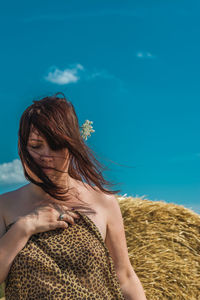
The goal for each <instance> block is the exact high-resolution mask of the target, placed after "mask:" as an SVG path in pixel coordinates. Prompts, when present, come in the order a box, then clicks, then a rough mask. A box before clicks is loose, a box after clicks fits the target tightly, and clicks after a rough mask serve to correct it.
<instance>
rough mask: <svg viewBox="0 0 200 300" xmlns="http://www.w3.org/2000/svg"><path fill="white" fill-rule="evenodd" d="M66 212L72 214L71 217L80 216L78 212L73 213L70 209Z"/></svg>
mask: <svg viewBox="0 0 200 300" xmlns="http://www.w3.org/2000/svg"><path fill="white" fill-rule="evenodd" d="M67 214H68V215H70V216H72V217H73V218H76V219H78V218H80V216H79V214H78V213H75V212H73V211H70V210H68V211H67Z"/></svg>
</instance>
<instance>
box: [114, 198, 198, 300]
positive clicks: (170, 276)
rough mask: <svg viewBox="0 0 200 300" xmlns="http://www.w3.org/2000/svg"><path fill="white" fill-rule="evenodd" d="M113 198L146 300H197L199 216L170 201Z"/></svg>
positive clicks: (130, 256)
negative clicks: (119, 213) (116, 203)
mask: <svg viewBox="0 0 200 300" xmlns="http://www.w3.org/2000/svg"><path fill="white" fill-rule="evenodd" d="M116 198H117V199H118V201H119V205H120V208H121V212H122V216H123V220H124V228H125V234H126V240H127V246H128V252H129V258H130V261H131V264H132V266H133V269H134V270H135V272H136V274H137V276H138V277H139V279H140V281H141V283H142V286H143V288H144V290H145V294H146V297H147V299H148V300H161V299H162V300H165V299H167V300H179V299H180V300H200V215H198V214H196V213H195V212H193V211H192V210H190V209H187V208H185V207H184V206H181V205H176V204H173V203H165V202H163V201H150V200H148V199H142V197H141V198H134V197H119V196H116Z"/></svg>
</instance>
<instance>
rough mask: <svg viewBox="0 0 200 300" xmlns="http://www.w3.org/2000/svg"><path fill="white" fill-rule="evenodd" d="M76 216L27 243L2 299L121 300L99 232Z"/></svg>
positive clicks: (14, 265) (91, 222) (113, 272)
mask: <svg viewBox="0 0 200 300" xmlns="http://www.w3.org/2000/svg"><path fill="white" fill-rule="evenodd" d="M76 212H77V213H78V214H79V215H80V218H79V219H75V224H74V225H72V224H70V223H69V226H68V228H67V229H64V228H56V229H55V230H50V231H46V232H40V233H37V234H34V235H32V236H31V237H30V238H29V240H28V242H27V243H26V245H25V246H24V248H23V249H22V250H21V251H20V252H19V253H18V254H17V255H16V257H15V258H14V260H13V262H12V265H11V268H10V270H9V273H8V276H7V278H6V281H5V297H6V300H26V299H27V300H42V299H48V300H61V299H70V300H73V299H74V300H75V299H76V300H96V299H101V300H105V299H107V300H112V299H113V300H121V299H122V300H125V298H124V296H123V294H122V290H121V287H120V284H119V280H118V277H117V274H116V272H115V269H114V262H113V260H112V257H111V256H110V254H109V251H108V248H107V246H106V244H105V243H104V241H103V238H102V236H101V233H100V231H99V229H98V228H97V226H96V224H95V223H93V221H92V220H91V219H90V218H89V217H88V216H86V215H84V214H82V213H80V212H78V211H76ZM12 224H13V223H11V224H9V225H8V226H7V230H8V229H9V228H10V226H11V225H12Z"/></svg>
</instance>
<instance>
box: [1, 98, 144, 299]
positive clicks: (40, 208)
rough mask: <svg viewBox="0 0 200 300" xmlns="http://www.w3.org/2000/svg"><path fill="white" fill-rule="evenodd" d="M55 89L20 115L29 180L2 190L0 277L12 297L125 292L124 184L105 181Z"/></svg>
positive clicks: (119, 295)
mask: <svg viewBox="0 0 200 300" xmlns="http://www.w3.org/2000/svg"><path fill="white" fill-rule="evenodd" d="M58 94H60V93H57V94H55V95H54V96H51V97H45V98H43V99H41V100H38V101H33V102H34V104H32V105H30V106H29V107H28V108H27V109H26V110H25V111H24V113H23V114H22V116H21V119H20V126H19V133H18V137H19V139H18V150H19V156H20V159H21V162H22V166H23V169H24V175H25V177H26V178H27V179H28V180H29V181H30V184H27V185H25V186H23V187H21V188H19V189H17V190H15V191H12V192H8V193H5V194H3V195H1V197H0V208H1V210H0V211H1V215H0V254H1V255H0V270H1V272H0V283H2V282H4V281H5V284H6V285H5V296H6V299H7V300H12V299H15V300H16V299H23V300H24V299H125V298H124V297H125V296H126V295H127V297H128V296H130V295H131V294H130V293H132V292H133V286H132V288H131V284H132V283H133V282H134V283H135V282H136V281H133V279H134V280H135V279H136V274H135V273H134V271H133V269H132V266H131V264H130V261H129V259H128V251H127V246H126V240H125V233H124V228H123V220H122V216H121V212H120V208H119V205H118V204H117V203H116V198H114V195H113V194H116V193H118V192H119V191H109V190H106V189H104V188H103V184H107V185H111V184H110V183H109V182H108V181H106V180H105V179H104V178H103V176H102V174H101V172H100V171H99V169H100V167H102V166H101V164H100V163H99V162H98V161H97V160H96V159H95V157H94V156H93V154H92V152H91V149H90V148H89V147H88V146H86V144H85V143H84V141H83V138H82V137H81V135H80V130H79V125H78V118H77V115H76V113H75V109H74V107H73V105H72V103H71V102H69V101H68V100H66V98H65V97H64V98H59V97H57V96H58ZM61 94H62V93H61ZM62 95H64V94H62ZM95 163H96V164H97V166H98V167H97V166H96V165H95ZM98 168H99V169H98ZM84 180H85V181H86V182H87V183H86V182H84ZM81 211H82V212H81ZM111 215H112V217H111ZM116 217H119V220H117V221H115V223H114V222H113V220H116ZM74 220H75V221H76V222H75V221H74ZM3 221H4V222H3ZM114 227H115V228H114ZM116 238H117V240H116ZM118 238H122V240H121V241H119V240H118ZM108 249H109V251H108ZM119 257H120V261H119ZM131 280H132V281H131ZM129 282H130V284H129ZM131 289H132V290H131ZM141 290H142V289H141V285H140V292H141ZM141 295H142V294H141ZM132 296H133V293H132ZM127 299H131V298H130V297H129V298H127ZM134 299H136V298H134ZM138 299H146V298H141V297H140V298H138Z"/></svg>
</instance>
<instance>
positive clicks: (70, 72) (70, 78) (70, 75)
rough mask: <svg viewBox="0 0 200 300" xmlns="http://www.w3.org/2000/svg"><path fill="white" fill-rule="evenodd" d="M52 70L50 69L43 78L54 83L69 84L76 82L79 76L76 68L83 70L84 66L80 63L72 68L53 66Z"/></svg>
mask: <svg viewBox="0 0 200 300" xmlns="http://www.w3.org/2000/svg"><path fill="white" fill-rule="evenodd" d="M53 69H54V70H53V71H50V72H49V73H48V75H47V76H45V79H46V80H47V81H49V82H52V83H56V84H60V85H63V84H69V83H73V82H77V81H78V80H79V79H80V77H79V76H78V70H84V67H83V66H82V65H81V64H77V65H76V66H75V67H74V68H71V69H65V70H63V71H62V70H59V69H58V68H56V67H54V68H53Z"/></svg>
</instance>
